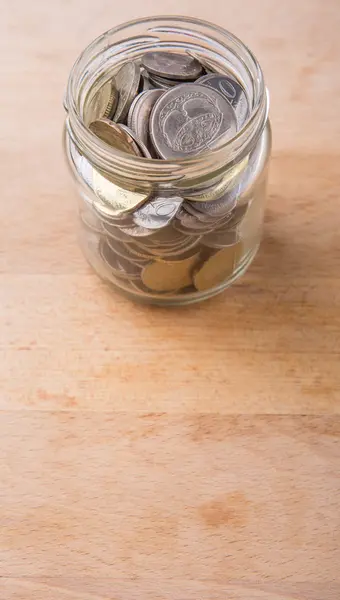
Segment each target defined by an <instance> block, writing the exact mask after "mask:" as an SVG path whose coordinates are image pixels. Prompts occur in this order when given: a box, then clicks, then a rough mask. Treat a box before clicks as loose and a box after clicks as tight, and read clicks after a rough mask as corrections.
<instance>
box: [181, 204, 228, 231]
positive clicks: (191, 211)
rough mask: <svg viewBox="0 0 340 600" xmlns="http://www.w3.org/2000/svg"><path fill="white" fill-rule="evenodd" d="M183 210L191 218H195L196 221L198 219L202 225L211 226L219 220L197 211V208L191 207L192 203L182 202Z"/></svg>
mask: <svg viewBox="0 0 340 600" xmlns="http://www.w3.org/2000/svg"><path fill="white" fill-rule="evenodd" d="M183 208H184V209H185V210H186V212H187V213H189V214H190V215H192V216H193V217H196V219H198V220H199V221H201V222H202V223H210V224H211V225H214V224H215V223H216V222H217V221H218V220H219V219H218V218H216V217H214V216H213V217H212V216H210V215H209V214H205V213H204V212H201V211H200V210H197V208H196V207H195V206H193V203H192V202H188V201H186V202H184V204H183ZM221 218H222V217H221Z"/></svg>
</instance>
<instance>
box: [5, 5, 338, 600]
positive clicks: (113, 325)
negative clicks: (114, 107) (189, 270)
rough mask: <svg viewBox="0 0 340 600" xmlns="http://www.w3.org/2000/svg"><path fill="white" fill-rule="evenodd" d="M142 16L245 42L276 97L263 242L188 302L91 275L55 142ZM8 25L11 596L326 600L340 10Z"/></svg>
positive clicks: (33, 20) (44, 16)
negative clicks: (76, 98) (103, 56)
mask: <svg viewBox="0 0 340 600" xmlns="http://www.w3.org/2000/svg"><path fill="white" fill-rule="evenodd" d="M142 10H143V11H144V12H143V13H142ZM153 13H165V14H166V13H186V14H188V15H193V16H198V17H201V18H205V19H209V20H214V21H216V22H217V23H219V24H221V25H224V26H225V27H227V28H229V29H230V30H232V31H233V32H235V33H236V34H237V35H238V36H239V37H241V38H242V39H243V40H244V41H245V42H246V43H247V44H248V45H249V46H250V47H251V48H252V49H253V50H254V52H255V53H256V54H257V56H258V58H259V60H260V62H261V64H262V65H263V68H264V71H265V75H266V80H267V83H268V86H269V88H270V92H271V106H272V108H271V117H272V123H273V132H274V150H273V161H272V169H271V177H270V186H269V200H268V210H267V217H266V228H265V237H264V241H263V244H262V248H261V251H260V253H259V255H258V258H257V259H256V261H255V263H254V264H253V266H252V267H251V269H250V271H249V272H248V273H247V275H246V276H245V277H244V278H243V279H242V281H240V282H239V283H237V285H235V286H234V287H233V288H232V289H231V290H230V291H229V292H227V293H224V294H223V295H221V296H220V297H217V298H215V299H213V300H211V301H208V302H206V303H203V304H202V305H201V306H199V305H198V306H193V307H189V308H185V309H157V308H148V307H141V306H134V305H133V304H132V303H130V302H129V301H128V300H125V299H123V298H120V297H119V296H116V295H113V294H111V293H110V292H109V290H108V289H107V288H106V287H105V286H104V285H103V284H102V283H101V282H100V281H99V280H98V279H97V277H96V276H95V275H94V274H93V273H92V272H91V271H90V269H89V267H88V266H87V264H86V262H85V260H84V259H83V257H82V255H81V253H80V250H79V249H78V246H77V242H76V234H75V231H76V228H75V203H74V200H73V196H72V186H71V182H70V179H69V177H68V173H67V171H66V168H65V165H64V160H63V156H62V151H61V129H62V123H63V118H64V115H63V109H62V97H63V92H64V89H65V84H66V80H67V76H68V71H69V69H70V68H71V66H72V63H73V61H74V59H75V58H76V56H77V55H78V53H79V52H80V51H81V49H82V48H83V47H84V46H85V45H86V44H87V43H88V42H89V41H90V40H91V39H92V38H94V37H95V36H97V35H98V34H100V33H101V32H102V31H104V30H105V29H108V28H109V27H110V26H113V25H115V24H117V23H119V22H121V21H124V20H128V19H132V18H135V17H136V16H138V15H141V16H142V14H150V15H152V14H153ZM1 23H2V26H3V32H2V34H1V36H0V44H1V65H2V75H1V119H2V126H1V135H2V137H1V149H2V153H1V161H0V170H1V181H2V194H1V207H0V210H1V225H2V229H1V237H0V244H1V248H2V253H1V275H0V277H1V279H0V290H1V291H0V294H1V298H2V303H1V310H2V326H1V361H0V362H1V389H0V406H1V413H0V414H1V419H0V426H1V438H0V439H1V442H0V447H1V478H0V481H1V486H0V496H1V502H0V505H1V516H0V520H1V527H0V547H1V554H0V573H1V576H2V578H1V579H0V598H1V600H14V599H15V600H104V599H105V600H107V599H115V600H116V599H119V600H134V599H136V600H137V599H138V600H140V599H142V600H156V599H157V600H158V599H162V600H163V599H166V600H222V599H223V600H230V599H232V600H239V599H241V598H242V600H253V599H256V600H278V599H280V600H283V598H284V599H286V598H299V599H304V600H306V599H307V600H333V599H338V598H339V596H340V574H339V565H340V522H339V521H340V511H339V508H340V501H339V498H340V496H339V492H340V479H339V466H340V462H339V459H340V446H339V435H340V419H339V408H340V391H339V390H340V365H339V350H340V341H339V331H340V309H339V300H340V278H339V274H340V243H339V239H340V236H339V225H340V221H339V213H340V204H339V189H340V168H339V164H340V118H339V95H340V75H339V59H340V41H339V40H340V38H339V28H340V27H339V26H340V5H339V1H338V0H303V1H302V0H301V1H296V0H284V1H283V2H273V1H271V0H257V1H256V2H253V1H252V0H247V1H245V2H239V0H229V2H228V3H226V2H224V1H222V0H215V2H214V3H213V5H212V4H211V3H209V2H203V1H202V0H201V2H200V3H197V2H194V0H187V2H184V4H183V2H180V1H179V0H178V1H171V2H170V1H168V0H163V2H162V3H161V5H160V3H159V2H156V1H155V0H150V2H147V3H146V4H145V7H144V8H142V5H141V4H140V3H137V2H135V3H134V2H125V3H124V2H122V3H120V4H117V3H113V2H112V1H110V2H109V1H108V0H107V1H104V0H96V2H89V1H88V0H82V1H81V0H73V1H72V2H66V1H62V0H59V1H58V0H56V1H55V2H46V1H44V0H35V1H34V0H33V1H32V2H27V1H25V0H17V1H16V2H6V3H5V2H4V3H3V6H2V18H1Z"/></svg>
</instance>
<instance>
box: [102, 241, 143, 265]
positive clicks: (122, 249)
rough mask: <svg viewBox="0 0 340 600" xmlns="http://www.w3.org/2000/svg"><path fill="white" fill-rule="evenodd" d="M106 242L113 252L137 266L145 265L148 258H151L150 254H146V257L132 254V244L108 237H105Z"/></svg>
mask: <svg viewBox="0 0 340 600" xmlns="http://www.w3.org/2000/svg"><path fill="white" fill-rule="evenodd" d="M106 242H107V244H108V245H109V246H110V248H111V249H112V250H113V252H115V253H116V254H118V255H119V256H121V257H122V258H125V260H128V261H130V262H131V263H132V264H135V265H137V266H143V265H145V264H146V263H147V262H148V261H149V260H150V258H152V255H150V254H148V255H147V256H146V257H141V256H136V254H134V253H133V252H132V250H131V247H132V244H126V243H124V242H119V241H117V240H114V239H113V238H110V237H108V238H107V239H106Z"/></svg>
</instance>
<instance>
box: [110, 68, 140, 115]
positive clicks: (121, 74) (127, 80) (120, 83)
mask: <svg viewBox="0 0 340 600" xmlns="http://www.w3.org/2000/svg"><path fill="white" fill-rule="evenodd" d="M139 81H140V68H139V66H138V65H137V64H136V63H134V62H132V61H131V62H128V63H126V64H125V65H123V66H122V67H121V68H120V69H119V71H118V73H116V75H115V82H116V87H117V90H118V93H119V98H118V104H117V108H116V110H115V113H114V115H113V117H112V118H113V120H114V121H116V122H124V120H125V118H126V116H127V114H128V112H129V108H130V105H131V102H132V101H133V99H134V97H135V96H136V94H137V93H138V88H139Z"/></svg>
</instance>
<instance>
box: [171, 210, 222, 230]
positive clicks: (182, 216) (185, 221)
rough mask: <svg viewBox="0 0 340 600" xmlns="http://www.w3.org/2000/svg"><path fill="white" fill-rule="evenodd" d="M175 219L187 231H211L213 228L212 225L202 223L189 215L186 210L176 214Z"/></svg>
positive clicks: (210, 223)
mask: <svg viewBox="0 0 340 600" xmlns="http://www.w3.org/2000/svg"><path fill="white" fill-rule="evenodd" d="M177 218H178V219H179V220H180V221H181V223H182V225H184V227H186V228H187V229H193V230H194V231H198V232H201V233H202V232H207V231H211V229H213V227H214V223H212V222H208V223H202V221H200V220H199V219H197V217H196V216H194V215H191V214H189V213H188V212H187V211H186V210H184V209H182V210H180V211H179V212H178V215H177Z"/></svg>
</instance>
